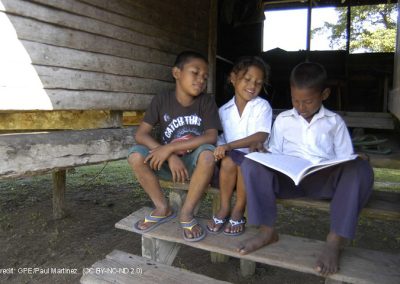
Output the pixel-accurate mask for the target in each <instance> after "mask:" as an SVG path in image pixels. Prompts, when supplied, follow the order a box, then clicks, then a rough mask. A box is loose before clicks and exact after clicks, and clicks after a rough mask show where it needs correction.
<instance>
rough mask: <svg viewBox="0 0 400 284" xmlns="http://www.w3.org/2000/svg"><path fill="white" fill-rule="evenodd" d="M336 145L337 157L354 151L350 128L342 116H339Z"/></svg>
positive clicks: (345, 155)
mask: <svg viewBox="0 0 400 284" xmlns="http://www.w3.org/2000/svg"><path fill="white" fill-rule="evenodd" d="M334 147H335V148H334V151H335V155H336V157H337V158H342V157H348V156H349V155H351V154H353V153H354V149H353V144H352V142H351V138H350V134H349V130H348V129H347V126H346V123H345V122H344V121H343V119H342V118H341V117H338V127H337V129H336V134H335V140H334Z"/></svg>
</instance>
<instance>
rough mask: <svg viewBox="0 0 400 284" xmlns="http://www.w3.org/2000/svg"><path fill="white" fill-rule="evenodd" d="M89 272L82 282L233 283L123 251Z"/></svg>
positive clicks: (117, 251)
mask: <svg viewBox="0 0 400 284" xmlns="http://www.w3.org/2000/svg"><path fill="white" fill-rule="evenodd" d="M87 272H88V273H84V275H83V276H82V278H81V280H80V281H81V283H84V284H89V283H121V284H122V283H125V284H128V283H140V284H141V283H146V284H150V283H154V284H158V283H163V284H164V283H165V284H175V283H177V284H178V283H182V284H184V283H185V284H186V283H195V284H203V283H210V284H223V283H229V282H225V281H220V280H216V279H213V278H211V277H208V276H205V275H201V274H197V273H194V272H191V271H188V270H185V269H182V268H178V267H173V266H168V265H165V264H162V263H158V262H154V261H151V260H148V259H145V258H143V257H140V256H137V255H133V254H130V253H126V252H123V251H119V250H114V251H112V252H111V253H110V254H108V255H107V256H106V258H105V259H103V260H100V261H98V262H96V263H95V264H93V265H92V267H91V268H90V269H87Z"/></svg>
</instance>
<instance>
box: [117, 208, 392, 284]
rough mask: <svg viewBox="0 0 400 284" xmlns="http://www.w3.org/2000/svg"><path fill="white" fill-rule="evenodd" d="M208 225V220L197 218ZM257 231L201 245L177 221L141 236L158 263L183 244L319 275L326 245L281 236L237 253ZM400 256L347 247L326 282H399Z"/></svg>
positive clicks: (128, 221)
mask: <svg viewBox="0 0 400 284" xmlns="http://www.w3.org/2000/svg"><path fill="white" fill-rule="evenodd" d="M150 211H151V208H142V209H140V210H138V211H136V212H134V213H132V214H131V215H129V216H128V217H126V218H124V219H122V220H121V221H119V222H118V223H117V224H116V225H115V226H116V228H119V229H123V230H127V231H132V227H133V224H134V223H135V222H137V221H138V220H140V219H142V218H143V216H144V215H145V214H147V213H149V212H150ZM198 220H199V222H201V223H202V224H205V222H207V220H205V219H201V218H199V219H198ZM256 232H257V230H256V229H255V228H253V227H251V226H248V228H247V229H246V232H245V233H244V234H243V235H240V236H238V237H236V238H235V239H234V240H232V238H230V237H229V236H225V235H224V234H219V235H212V234H208V235H207V237H206V238H205V239H204V240H202V241H200V242H186V241H185V240H184V239H183V238H182V229H181V228H180V225H179V221H178V218H175V219H173V220H171V221H170V222H168V223H166V224H162V225H160V226H158V227H157V228H155V229H154V230H152V231H150V232H147V233H145V234H143V235H142V240H143V243H142V249H143V256H144V257H146V258H150V259H153V260H155V261H158V262H161V263H165V264H171V263H172V261H173V260H174V258H175V256H176V254H177V252H178V250H179V247H180V246H181V245H182V244H184V245H188V246H192V247H195V248H198V249H203V250H207V251H210V252H217V253H220V254H223V255H228V256H231V257H236V258H240V259H243V260H247V261H251V262H259V263H264V264H268V265H272V266H278V267H282V268H286V269H291V270H296V271H299V272H304V273H311V274H315V275H317V273H316V272H315V271H314V269H313V265H314V263H315V256H316V255H317V254H318V252H320V251H321V249H322V246H323V245H324V242H322V241H318V240H311V239H306V238H300V237H293V236H289V235H280V240H279V242H277V243H274V244H272V245H269V246H267V247H263V248H261V249H259V250H257V251H255V252H253V253H250V254H248V255H240V254H238V253H237V252H236V251H235V245H236V244H237V242H239V241H241V240H243V239H245V238H248V237H250V236H252V235H254V234H256ZM399 267H400V255H398V254H391V253H384V252H380V251H372V250H367V249H360V248H353V247H347V248H345V249H344V251H343V253H342V255H341V266H340V271H339V272H338V273H335V274H333V275H331V276H329V277H328V278H327V280H328V281H327V282H329V281H331V282H330V283H332V281H342V282H349V283H371V284H372V283H374V284H375V283H385V284H391V283H393V284H395V283H396V284H397V283H400V270H399V269H398V268H399Z"/></svg>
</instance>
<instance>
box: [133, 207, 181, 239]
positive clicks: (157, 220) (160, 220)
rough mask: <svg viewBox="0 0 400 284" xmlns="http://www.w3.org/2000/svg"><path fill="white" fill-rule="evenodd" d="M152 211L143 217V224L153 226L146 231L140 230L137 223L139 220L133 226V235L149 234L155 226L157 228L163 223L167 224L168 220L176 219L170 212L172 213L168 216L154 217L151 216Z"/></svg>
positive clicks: (173, 213)
mask: <svg viewBox="0 0 400 284" xmlns="http://www.w3.org/2000/svg"><path fill="white" fill-rule="evenodd" d="M153 211H154V210H153ZM153 211H151V212H150V214H148V215H146V216H145V217H144V222H143V223H154V224H153V225H152V226H150V227H148V228H147V229H140V228H139V222H140V221H141V220H139V221H137V222H136V223H135V224H134V225H133V231H134V232H135V233H139V234H143V233H146V232H149V231H151V230H153V229H154V228H156V227H157V226H159V225H161V224H163V223H165V222H168V221H169V220H171V219H174V218H175V217H176V213H175V211H172V213H171V214H170V215H168V216H155V215H152V214H153Z"/></svg>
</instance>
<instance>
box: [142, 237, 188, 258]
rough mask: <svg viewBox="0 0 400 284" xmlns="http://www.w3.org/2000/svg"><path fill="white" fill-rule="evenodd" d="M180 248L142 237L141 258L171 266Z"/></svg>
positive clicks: (176, 245) (173, 244) (177, 245)
mask: <svg viewBox="0 0 400 284" xmlns="http://www.w3.org/2000/svg"><path fill="white" fill-rule="evenodd" d="M180 248H181V246H180V244H178V243H174V242H168V241H164V240H160V239H154V238H146V237H144V236H142V256H143V257H145V258H147V259H151V260H153V261H157V262H160V263H163V264H167V265H171V264H172V263H173V262H174V259H175V257H176V255H177V254H178V252H179V249H180Z"/></svg>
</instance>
